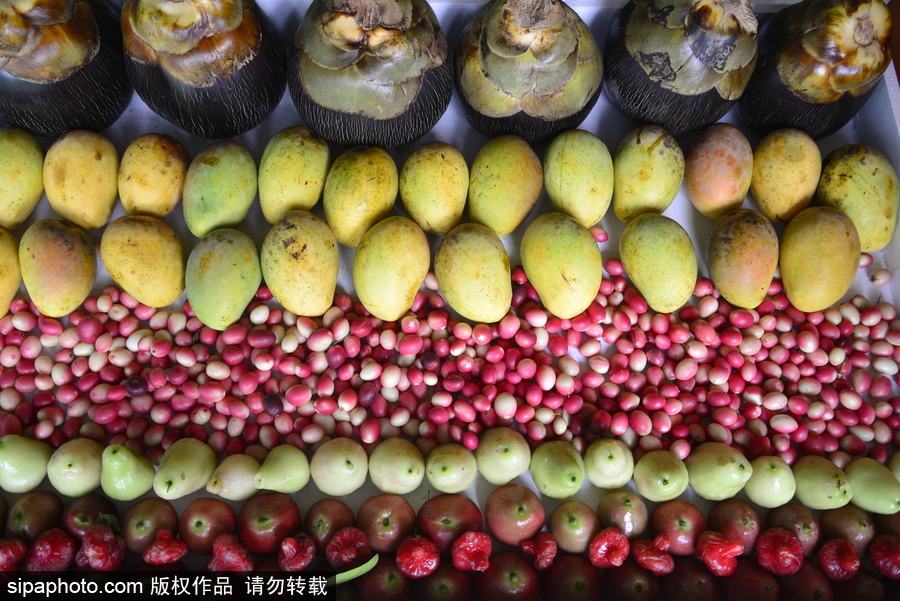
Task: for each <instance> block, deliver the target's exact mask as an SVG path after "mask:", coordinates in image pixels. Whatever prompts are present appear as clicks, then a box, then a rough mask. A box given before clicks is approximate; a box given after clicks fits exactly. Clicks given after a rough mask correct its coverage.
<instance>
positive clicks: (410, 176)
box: [400, 142, 469, 235]
mask: <svg viewBox="0 0 900 601" xmlns="http://www.w3.org/2000/svg"><path fill="white" fill-rule="evenodd" d="M468 192H469V166H468V164H467V163H466V158H465V157H464V156H463V155H462V153H461V152H460V151H459V150H457V149H456V148H455V147H453V146H451V145H450V144H447V143H446V142H429V143H427V144H423V145H422V146H419V147H418V148H416V149H415V150H414V151H413V152H412V154H410V155H409V158H407V159H406V162H404V163H403V167H402V168H401V169H400V202H402V203H403V208H404V209H406V212H407V213H409V216H410V217H411V218H412V220H413V221H415V222H416V223H418V224H419V226H420V227H421V228H422V229H423V230H425V231H426V232H428V233H431V234H440V235H443V234H446V233H447V232H449V231H450V230H451V229H453V228H454V227H456V226H457V225H458V224H459V222H460V220H461V219H462V216H463V212H464V211H465V208H466V197H467V196H468Z"/></svg>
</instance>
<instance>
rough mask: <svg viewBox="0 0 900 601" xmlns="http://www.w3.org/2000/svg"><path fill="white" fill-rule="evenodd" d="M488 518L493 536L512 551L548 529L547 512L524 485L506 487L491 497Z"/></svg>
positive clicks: (486, 512)
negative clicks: (546, 525) (546, 524)
mask: <svg viewBox="0 0 900 601" xmlns="http://www.w3.org/2000/svg"><path fill="white" fill-rule="evenodd" d="M484 517H485V520H486V521H487V527H488V530H489V531H490V533H491V534H492V535H493V536H494V538H496V539H497V541H498V542H501V543H503V544H504V545H509V546H510V547H518V546H519V543H521V542H522V541H523V540H528V539H529V538H534V537H535V536H536V535H537V533H538V532H540V531H541V529H542V528H543V527H544V520H545V518H546V512H545V509H544V505H543V503H541V500H540V498H538V496H537V495H536V494H535V493H534V491H532V490H531V489H530V488H526V487H524V486H522V485H521V484H515V483H511V484H504V485H503V486H500V487H498V488H496V489H494V491H493V492H491V494H490V495H488V498H487V501H485V504H484Z"/></svg>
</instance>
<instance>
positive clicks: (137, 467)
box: [100, 444, 156, 501]
mask: <svg viewBox="0 0 900 601" xmlns="http://www.w3.org/2000/svg"><path fill="white" fill-rule="evenodd" d="M101 463H102V468H101V470H100V486H101V487H102V488H103V493H104V494H105V495H106V496H107V497H109V498H110V499H114V500H116V501H131V500H133V499H136V498H138V497H139V496H141V495H143V494H144V493H145V492H147V491H148V490H150V489H151V488H153V477H154V476H155V475H156V469H155V468H154V467H153V464H152V463H151V462H150V460H149V459H147V458H146V457H144V456H143V455H135V454H134V453H132V452H131V451H130V450H129V449H128V448H127V447H125V446H122V445H120V444H114V445H110V446H108V447H106V448H105V449H103V455H102V456H101Z"/></svg>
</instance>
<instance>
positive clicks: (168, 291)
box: [100, 215, 184, 307]
mask: <svg viewBox="0 0 900 601" xmlns="http://www.w3.org/2000/svg"><path fill="white" fill-rule="evenodd" d="M100 258H101V259H102V260H103V266H104V267H106V271H108V272H109V275H110V276H111V277H112V279H113V281H115V282H116V284H118V285H119V286H121V287H122V289H123V290H125V291H126V292H128V293H129V294H130V295H131V296H133V297H134V298H135V299H137V300H138V301H139V302H141V303H143V304H145V305H148V306H150V307H166V306H168V305H171V304H172V303H174V302H175V301H176V300H178V297H179V296H181V293H182V292H184V249H183V248H182V246H181V240H180V239H179V238H178V234H176V233H175V231H174V230H173V229H172V228H171V227H169V226H168V225H167V224H166V222H164V221H163V220H161V219H159V218H157V217H151V216H150V215H126V216H124V217H120V218H118V219H116V220H115V221H113V222H112V223H110V224H109V225H108V226H107V228H106V230H104V232H103V237H102V238H101V239H100Z"/></svg>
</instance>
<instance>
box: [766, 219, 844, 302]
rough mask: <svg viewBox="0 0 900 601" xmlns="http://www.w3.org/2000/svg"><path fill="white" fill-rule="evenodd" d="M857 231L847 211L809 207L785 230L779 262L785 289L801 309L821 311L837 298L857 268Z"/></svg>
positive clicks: (791, 299)
mask: <svg viewBox="0 0 900 601" xmlns="http://www.w3.org/2000/svg"><path fill="white" fill-rule="evenodd" d="M860 252H861V251H860V244H859V234H858V233H857V232H856V226H854V225H853V221H852V220H851V219H850V217H848V216H847V214H846V213H844V212H842V211H840V210H839V209H835V208H834V207H809V208H806V209H804V210H803V211H801V212H800V213H798V214H797V215H796V216H795V217H794V218H793V219H791V222H790V223H788V224H787V227H785V229H784V234H782V237H781V249H780V253H779V258H778V264H779V267H780V269H781V281H782V283H783V284H784V292H785V294H787V297H788V300H790V301H791V304H792V305H794V306H795V307H797V308H798V309H800V310H801V311H806V312H810V311H823V310H825V309H827V308H828V307H830V306H831V305H833V304H834V303H836V302H837V301H839V300H840V299H841V297H842V296H844V294H846V292H847V291H848V290H849V289H850V286H851V285H852V284H853V279H854V278H855V277H856V272H857V271H858V270H859V255H860Z"/></svg>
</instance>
